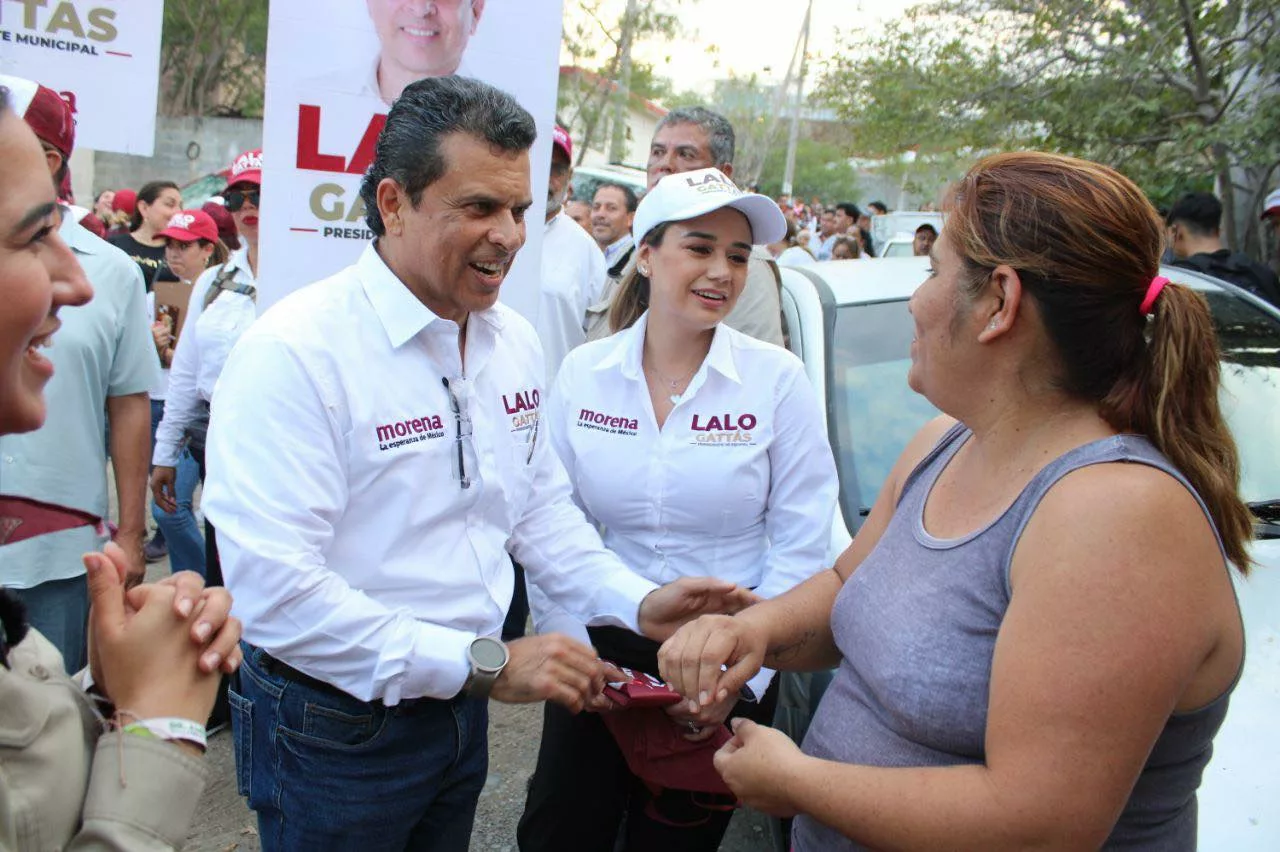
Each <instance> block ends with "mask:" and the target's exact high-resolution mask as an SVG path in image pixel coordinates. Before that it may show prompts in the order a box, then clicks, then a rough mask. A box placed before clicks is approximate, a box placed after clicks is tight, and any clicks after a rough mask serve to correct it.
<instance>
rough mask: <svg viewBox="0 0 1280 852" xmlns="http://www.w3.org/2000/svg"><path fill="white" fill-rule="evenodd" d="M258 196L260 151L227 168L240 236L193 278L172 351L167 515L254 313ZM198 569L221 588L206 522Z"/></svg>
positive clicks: (158, 487) (160, 431) (161, 481)
mask: <svg viewBox="0 0 1280 852" xmlns="http://www.w3.org/2000/svg"><path fill="white" fill-rule="evenodd" d="M261 197H262V151H260V150H258V151H248V152H246V153H244V154H241V155H240V156H239V157H237V158H236V161H235V162H234V163H232V165H231V177H230V182H229V183H228V185H227V188H226V190H225V191H224V192H223V198H225V199H226V203H227V210H228V211H230V213H231V216H232V218H233V219H234V220H235V223H236V228H237V229H238V230H239V232H240V236H241V246H240V248H239V249H237V250H236V251H234V252H232V253H231V254H230V256H229V257H228V258H227V261H226V262H225V263H223V264H221V265H219V266H215V267H211V268H210V269H208V270H206V271H205V272H204V273H203V274H201V276H200V277H199V278H198V279H196V283H195V286H194V287H193V288H192V291H191V301H190V303H189V304H188V306H187V316H186V319H185V320H184V321H183V329H184V331H183V333H182V335H181V336H180V337H179V339H178V345H177V347H176V348H175V350H174V353H173V363H172V365H171V367H170V371H169V392H168V397H167V399H166V400H165V406H164V418H163V419H162V420H161V421H160V425H159V426H158V427H156V440H155V451H154V453H153V454H152V459H151V461H152V464H154V465H155V467H154V469H153V470H152V472H151V493H152V496H153V497H154V498H155V501H156V504H157V505H159V506H160V508H161V509H162V510H164V511H166V512H173V511H175V510H176V509H177V507H178V500H177V496H176V485H177V466H178V460H179V458H180V456H181V454H182V451H183V448H184V447H187V448H188V449H189V450H190V451H191V455H192V456H193V457H194V458H195V460H196V463H197V464H198V465H199V467H200V479H201V481H203V480H204V437H205V431H206V430H207V429H208V423H209V419H208V418H209V400H211V399H212V398H213V387H214V384H216V383H217V381H218V376H219V375H220V374H221V373H222V367H223V365H224V364H225V363H226V360H227V356H228V355H230V354H231V349H232V347H233V346H235V344H236V341H238V340H239V339H240V335H241V334H243V333H244V332H245V331H246V330H247V329H248V328H249V326H250V325H251V324H252V323H253V321H254V320H255V319H257V316H258V301H257V299H258V291H257V276H258V202H259V200H260V199H261ZM205 562H206V565H205V571H206V574H205V576H206V579H207V581H208V583H209V584H210V585H213V586H221V585H222V570H221V568H220V566H219V563H218V546H217V541H216V539H215V538H214V532H213V528H212V527H211V526H210V525H209V522H208V519H206V520H205Z"/></svg>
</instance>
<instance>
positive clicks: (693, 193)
mask: <svg viewBox="0 0 1280 852" xmlns="http://www.w3.org/2000/svg"><path fill="white" fill-rule="evenodd" d="M721 207H732V208H733V209H735V210H738V211H740V212H741V213H742V214H743V215H744V216H746V217H747V222H748V223H749V224H750V225H751V242H752V243H753V244H755V245H765V244H767V243H776V242H777V241H778V240H780V239H782V238H783V237H784V236H786V233H787V220H786V218H785V217H784V216H783V215H782V211H781V210H779V209H778V205H777V204H775V203H774V201H773V199H771V198H768V197H766V196H763V195H756V194H755V193H753V192H743V191H742V190H740V189H738V187H737V186H736V185H735V184H734V183H733V181H731V180H729V178H727V177H726V176H725V174H724V172H722V171H720V170H719V169H698V170H696V171H692V172H679V173H677V174H674V175H667V176H666V177H664V178H663V179H662V180H660V181H658V182H657V184H655V185H654V187H653V189H651V190H649V191H648V192H647V193H645V196H644V198H643V199H641V201H640V206H639V207H638V208H636V216H635V220H634V221H633V222H632V224H631V236H632V238H633V239H634V240H635V242H636V245H639V244H640V241H641V240H642V239H643V238H644V235H645V234H647V233H649V232H650V231H652V230H653V229H654V228H656V227H657V226H659V225H661V224H662V223H663V222H683V221H684V220H686V219H696V218H698V217H699V216H702V215H705V214H707V213H711V212H713V211H715V210H719V209H720V208H721Z"/></svg>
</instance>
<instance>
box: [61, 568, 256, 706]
mask: <svg viewBox="0 0 1280 852" xmlns="http://www.w3.org/2000/svg"><path fill="white" fill-rule="evenodd" d="M84 565H85V569H86V571H87V572H88V584H89V596H90V601H91V604H92V608H91V610H90V613H89V670H90V674H91V676H92V677H93V681H94V684H95V685H96V686H97V687H98V688H99V689H100V690H102V692H103V693H105V694H106V696H107V697H108V698H109V699H110V700H111V702H112V704H114V705H115V707H116V709H117V711H120V712H126V713H128V714H131V715H133V716H136V717H137V718H140V719H148V718H161V717H178V718H183V719H189V720H192V721H196V722H200V723H203V722H204V721H205V719H207V718H208V716H209V712H210V711H211V710H212V708H213V702H214V699H215V698H216V696H217V689H218V682H219V679H220V677H221V674H222V673H227V674H230V673H232V672H234V671H235V670H236V669H237V668H238V667H239V666H240V663H241V661H242V660H243V655H242V652H241V650H240V646H239V642H240V631H241V626H240V622H239V620H238V619H235V618H233V617H231V596H230V594H228V593H227V590H226V589H223V588H205V586H204V579H203V578H201V577H200V575H198V574H195V573H193V572H191V571H182V572H179V573H177V574H174V575H172V576H170V577H166V578H165V579H163V580H161V581H160V582H158V583H147V584H144V585H140V586H136V587H134V588H131V589H129V588H126V585H125V580H126V576H127V573H128V567H129V563H128V557H127V556H126V555H125V553H124V551H123V550H122V549H121V548H120V547H119V546H118V545H116V544H114V543H108V544H107V545H106V547H105V548H104V549H103V552H102V553H90V554H86V555H85V557H84Z"/></svg>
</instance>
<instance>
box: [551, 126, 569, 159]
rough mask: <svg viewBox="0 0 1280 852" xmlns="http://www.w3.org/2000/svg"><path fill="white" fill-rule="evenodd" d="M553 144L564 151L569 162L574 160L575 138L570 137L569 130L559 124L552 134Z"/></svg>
mask: <svg viewBox="0 0 1280 852" xmlns="http://www.w3.org/2000/svg"><path fill="white" fill-rule="evenodd" d="M551 144H553V145H555V146H556V147H557V148H559V149H560V150H561V151H564V155H565V156H566V157H568V158H569V162H573V140H572V139H570V138H569V131H567V130H565V129H564V128H563V127H561V126H560V125H558V124H557V125H556V129H555V131H554V132H553V133H552V134H551Z"/></svg>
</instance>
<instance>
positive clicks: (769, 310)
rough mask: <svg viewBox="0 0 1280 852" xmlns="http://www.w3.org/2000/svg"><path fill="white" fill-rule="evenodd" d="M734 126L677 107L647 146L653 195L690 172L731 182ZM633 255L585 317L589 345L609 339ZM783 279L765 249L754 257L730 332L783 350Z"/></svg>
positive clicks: (699, 111) (698, 111) (730, 320)
mask: <svg viewBox="0 0 1280 852" xmlns="http://www.w3.org/2000/svg"><path fill="white" fill-rule="evenodd" d="M734 141H735V137H734V132H733V125H732V124H730V123H729V121H728V119H726V118H725V117H724V116H722V115H719V114H718V113H714V112H712V111H711V110H709V109H706V108H704V107H700V106H695V107H679V108H677V109H673V110H671V111H670V112H669V113H667V114H666V115H665V116H664V117H663V119H662V121H660V122H658V127H657V129H656V130H655V131H654V134H653V140H652V141H651V142H650V143H649V163H648V181H649V189H652V188H653V187H654V185H656V184H657V182H658V181H659V180H661V179H662V178H664V177H666V176H667V175H669V174H678V173H680V172H687V171H692V170H694V169H703V168H717V169H719V170H720V171H721V172H723V173H724V175H725V176H726V177H729V178H732V177H733V154H734ZM635 262H636V258H635V255H634V254H632V255H631V257H630V259H629V260H628V262H627V264H626V266H625V267H624V268H622V269H621V270H619V271H618V273H617V275H616V276H615V275H613V274H612V273H611V274H610V276H609V281H608V284H607V285H606V287H605V292H604V295H603V296H602V297H601V299H600V301H599V302H597V303H596V304H594V305H592V306H591V308H590V309H589V311H588V314H589V316H588V319H587V328H588V331H587V339H588V340H596V339H599V338H601V337H606V336H608V335H609V334H611V333H612V332H611V330H610V328H609V307H610V305H611V304H612V302H613V297H614V294H615V293H616V292H617V289H618V284H619V283H620V282H621V281H622V280H623V279H624V278H626V276H627V275H628V274H629V273H630V272H631V269H632V268H633V267H634V266H635ZM781 287H782V276H781V273H780V272H779V271H778V265H777V264H776V263H775V262H774V260H773V257H772V256H771V255H770V254H769V252H768V250H767V249H765V248H764V247H763V246H760V247H759V248H758V249H756V250H755V251H753V252H752V256H751V266H750V268H749V269H748V270H747V284H746V287H745V288H744V289H743V291H742V294H741V295H740V296H739V297H738V301H737V304H736V306H735V307H734V309H733V311H732V312H731V313H730V314H729V316H728V317H727V318H726V320H725V322H727V323H728V325H729V327H730V328H735V329H737V330H738V331H741V332H743V333H744V334H749V335H751V336H752V337H754V338H756V339H758V340H763V341H766V342H768V343H776V344H777V345H779V346H781V345H783V342H784V341H783V336H782V296H781Z"/></svg>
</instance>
